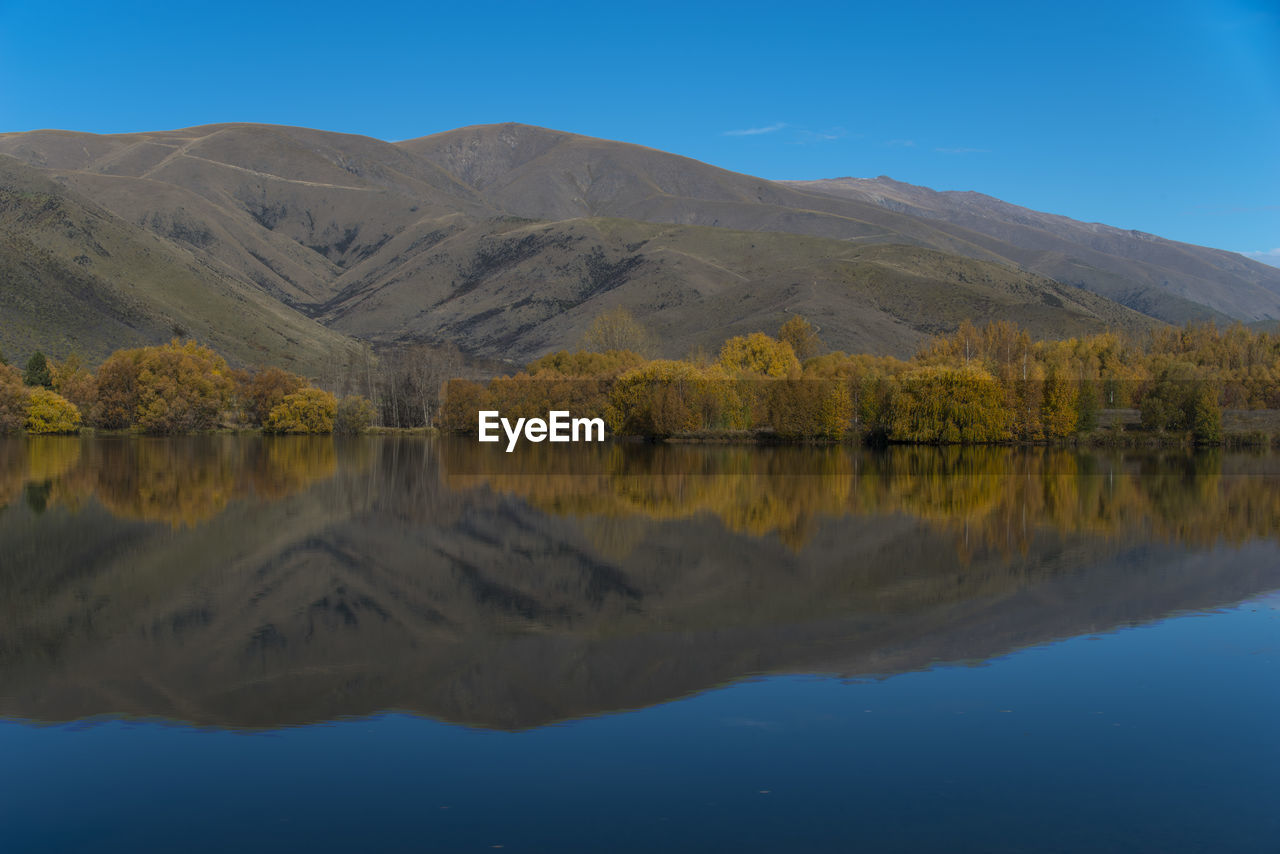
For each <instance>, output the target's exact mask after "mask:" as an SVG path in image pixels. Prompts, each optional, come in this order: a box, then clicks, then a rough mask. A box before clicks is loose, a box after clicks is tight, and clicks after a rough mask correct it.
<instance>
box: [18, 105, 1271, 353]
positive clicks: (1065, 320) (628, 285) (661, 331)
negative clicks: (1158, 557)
mask: <svg viewBox="0 0 1280 854" xmlns="http://www.w3.org/2000/svg"><path fill="white" fill-rule="evenodd" d="M2 155H8V156H9V158H13V159H8V158H3V157H2ZM0 159H3V160H4V162H5V164H6V165H5V167H4V168H5V170H6V171H7V173H15V172H16V171H18V170H22V169H24V168H25V170H26V172H25V173H24V174H26V173H38V174H39V175H40V176H43V177H44V178H45V179H48V182H49V183H48V186H49V187H52V186H54V185H55V184H56V186H57V187H58V190H57V193H58V194H60V197H63V198H66V199H68V200H71V201H69V202H68V203H69V204H70V203H74V204H80V205H92V206H94V210H95V211H96V212H97V215H98V216H99V217H101V218H103V221H110V222H111V223H112V227H113V228H115V229H117V230H119V231H121V232H122V233H126V232H127V233H128V234H130V235H132V237H131V239H138V240H141V239H142V236H145V237H146V239H147V240H148V241H150V243H149V244H148V245H149V246H150V247H151V257H157V258H163V259H166V260H165V262H164V263H166V264H168V265H169V267H172V266H173V265H184V264H185V265H186V266H187V267H190V268H193V269H198V270H199V271H201V272H200V275H201V276H203V277H204V279H202V281H206V280H207V287H208V288H210V289H211V290H212V291H213V292H228V293H229V292H234V293H235V294H236V295H237V298H243V299H244V300H250V301H251V304H252V306H253V307H252V309H251V310H250V311H249V312H248V314H260V313H266V314H270V315H272V316H274V317H276V318H288V319H289V323H291V324H295V325H296V327H297V328H296V329H294V328H293V327H291V331H290V332H289V334H288V335H286V336H284V337H285V338H286V339H290V338H291V339H293V340H296V341H298V342H300V344H299V351H300V353H301V351H302V350H306V352H307V355H295V356H294V358H295V360H297V361H307V360H311V359H313V358H314V354H317V353H321V352H325V351H328V350H331V349H332V348H333V347H334V346H345V342H346V341H347V340H348V338H349V337H350V336H354V337H358V338H361V339H365V340H370V341H372V342H374V343H375V344H382V345H386V344H395V343H398V342H407V341H421V340H427V341H439V340H452V341H455V342H456V343H458V344H460V345H461V346H462V347H463V348H464V349H465V350H467V351H469V352H471V353H472V354H473V355H476V356H483V357H487V358H499V359H506V360H508V361H511V362H517V363H518V362H522V361H526V360H528V359H529V358H531V357H534V356H537V355H541V354H542V353H545V352H547V351H549V350H554V349H559V348H562V347H572V346H574V345H575V344H576V343H577V341H578V340H580V338H581V335H582V333H583V331H584V329H585V327H586V326H587V324H589V323H590V321H591V320H592V319H593V318H594V317H595V316H597V315H598V314H600V313H601V312H603V311H605V310H608V309H610V308H613V307H616V306H619V305H621V306H625V307H627V308H629V309H630V310H631V311H632V312H633V313H634V314H636V315H637V316H638V317H639V318H640V319H641V320H642V321H643V322H645V323H646V324H647V325H649V326H650V327H651V328H652V330H653V331H654V332H655V333H656V337H657V338H658V339H659V340H660V341H662V346H663V349H664V355H671V356H683V355H686V354H687V353H688V352H690V351H691V350H695V349H704V350H705V349H714V348H715V347H717V346H718V344H719V342H720V341H722V340H723V339H724V338H725V337H726V336H728V335H731V334H735V333H739V332H745V331H751V330H756V329H765V330H769V329H773V328H776V327H777V326H778V325H779V324H780V323H781V322H782V321H783V320H784V319H785V318H786V317H788V316H789V315H790V314H792V313H798V314H802V315H805V316H808V317H810V318H812V319H813V320H815V321H816V322H817V323H818V324H819V325H820V326H821V327H822V334H823V337H824V339H825V340H826V341H827V342H828V343H829V344H831V345H832V346H834V347H838V348H842V349H848V350H866V351H872V352H880V353H892V354H896V355H908V354H910V353H911V352H913V351H914V350H915V348H916V347H918V346H919V344H920V343H921V342H922V341H924V340H925V339H926V338H927V337H928V336H929V335H932V334H935V333H937V332H945V331H949V330H952V329H954V328H955V326H956V325H957V324H958V323H959V322H960V320H962V319H965V318H970V319H975V320H978V321H981V320H985V319H1008V320H1013V321H1016V322H1018V323H1021V324H1023V325H1025V326H1027V327H1028V328H1030V329H1031V330H1032V331H1033V332H1034V333H1036V334H1040V335H1049V336H1052V335H1068V334H1084V333H1089V332H1095V331H1100V330H1103V329H1106V328H1116V329H1121V330H1125V331H1129V332H1141V331H1142V330H1145V329H1148V328H1151V327H1152V326H1155V325H1158V324H1159V322H1160V321H1171V322H1182V321H1184V320H1188V319H1217V320H1222V321H1226V320H1228V319H1229V318H1231V317H1240V318H1243V319H1247V320H1251V321H1255V320H1265V319H1266V318H1268V317H1272V316H1275V317H1280V272H1264V273H1262V274H1259V273H1258V272H1257V271H1258V270H1259V269H1261V270H1263V271H1268V269H1269V268H1266V267H1263V266H1262V265H1258V264H1255V263H1253V262H1249V261H1247V260H1245V259H1243V258H1241V257H1240V256H1234V255H1231V254H1230V253H1223V252H1218V251H1217V250H1208V249H1202V248H1200V247H1187V246H1184V245H1182V244H1170V245H1171V246H1175V247H1181V248H1180V249H1178V251H1177V252H1173V251H1171V250H1170V251H1166V249H1167V247H1165V244H1166V243H1168V242H1167V241H1164V242H1160V241H1158V240H1152V241H1148V243H1151V244H1152V246H1156V245H1157V243H1158V247H1157V248H1159V249H1160V251H1159V252H1154V251H1153V253H1152V254H1150V256H1149V257H1140V256H1139V255H1138V254H1136V253H1133V252H1130V253H1129V254H1130V255H1132V256H1133V257H1127V256H1125V257H1122V255H1123V253H1122V252H1121V249H1124V250H1125V251H1128V249H1127V248H1126V247H1128V246H1129V244H1128V243H1126V242H1125V241H1124V240H1122V239H1121V238H1118V237H1114V236H1110V233H1109V232H1108V235H1109V237H1108V239H1109V240H1111V242H1110V243H1107V244H1106V245H1105V246H1102V247H1101V248H1098V247H1094V248H1092V249H1089V247H1087V246H1085V245H1084V243H1083V242H1082V241H1083V240H1084V234H1083V232H1081V231H1080V230H1079V229H1077V230H1074V231H1073V230H1072V229H1071V228H1068V227H1067V226H1065V225H1064V226H1062V227H1061V228H1059V230H1058V231H1057V232H1052V233H1051V232H1050V231H1049V230H1047V227H1037V228H1032V227H1031V226H1023V227H1019V228H1013V227H1009V228H1007V229H1005V232H1006V233H1003V234H1002V233H1000V231H999V229H997V228H996V227H995V226H994V225H992V224H991V223H992V222H993V221H995V220H996V219H999V216H1005V217H1006V218H1008V216H1012V214H1007V212H1005V213H1001V214H999V216H997V215H996V214H991V215H989V216H986V217H985V218H984V217H980V216H973V217H969V218H968V219H963V218H960V217H958V216H957V217H948V216H943V215H940V214H939V213H938V212H937V211H936V210H934V209H933V208H929V209H926V206H924V205H922V204H916V205H913V206H909V205H907V204H906V203H905V202H899V201H895V200H889V201H886V199H887V196H885V194H883V193H882V194H881V197H870V196H865V194H864V195H862V196H860V195H858V194H857V193H854V192H852V191H850V190H848V189H847V188H846V187H845V186H844V184H839V185H836V184H821V185H820V186H816V185H815V186H808V185H804V186H801V185H796V184H792V183H785V182H774V181H768V180H765V179H761V178H755V177H751V176H748V175H741V174H737V173H733V172H729V171H726V170H723V169H718V168H716V167H713V166H709V165H707V164H704V163H700V162H698V161H695V160H690V159H688V158H685V157H679V156H677V155H673V154H668V153H665V152H661V151H656V150H653V149H649V148H644V147H641V146H636V145H629V144H625V143H619V142H611V141H607V140H600V139H593V138H590V137H584V136H578V135H575V134H569V133H563V132H559V131H552V130H546V129H543V128H535V127H529V126H524V125H515V124H504V125H490V126H482V127H473V128H463V129H460V130H456V131H449V132H447V133H442V134H436V135H433V136H428V137H423V138H420V139H414V140H407V141H404V142H399V143H388V142H383V141H380V140H375V139H371V138H368V137H362V136H355V135H351V134H340V133H331V132H325V131H316V130H308V129H304V128H290V127H276V126H265V125H249V124H229V125H210V126H203V127H195V128H188V129H185V130H178V131H163V132H150V133H136V134H121V135H111V136H99V135H94V134H85V133H75V132H69V131H32V132H28V133H13V134H0ZM15 161H20V163H19V162H15ZM901 186H903V187H906V185H901ZM917 189H918V188H917ZM49 192H50V193H52V192H53V191H52V190H49ZM902 192H903V193H906V191H905V190H904V191H902ZM921 192H924V193H927V192H929V191H921ZM942 195H945V194H942ZM991 201H992V202H993V203H994V202H995V200H991ZM996 204H1001V203H996ZM935 207H936V206H935ZM1030 213H1034V212H1028V214H1030ZM1037 216H1041V217H1048V215H1037ZM1049 219H1052V218H1049ZM1059 219H1061V218H1059ZM1037 222H1039V220H1037ZM1055 222H1056V220H1055ZM1064 222H1065V223H1068V224H1069V223H1070V222H1071V221H1070V220H1065V221H1064ZM1077 225H1079V224H1077ZM24 228H26V229H27V231H26V232H24V233H25V234H26V237H25V238H24V239H26V240H28V241H32V240H36V241H37V242H39V240H43V241H44V243H46V244H48V245H49V246H50V248H49V249H48V252H50V253H51V255H50V256H49V262H48V264H47V265H46V266H47V267H48V270H47V271H46V273H45V274H44V279H42V280H41V281H44V282H46V283H47V286H42V287H44V290H45V292H46V293H47V294H48V299H47V300H46V303H47V305H45V307H44V308H42V309H39V311H37V310H36V308H34V307H30V306H27V307H23V306H21V305H19V306H17V307H16V308H15V310H14V312H13V313H9V314H6V319H5V320H4V321H0V347H4V348H8V349H9V350H10V351H12V352H15V353H19V354H20V353H22V352H24V351H25V349H29V348H30V347H32V346H35V344H34V343H33V342H34V340H35V338H37V337H39V336H41V335H45V336H47V335H56V334H57V330H56V329H55V328H54V327H55V326H56V325H57V324H52V325H51V324H50V323H49V322H48V321H47V320H45V321H39V316H40V314H41V313H43V315H44V316H46V317H53V316H55V315H54V314H51V312H54V311H55V310H56V308H57V306H58V305H60V304H61V303H62V302H63V301H65V300H69V299H70V298H69V297H67V296H66V295H65V293H64V292H69V291H73V290H74V289H75V287H76V285H75V282H76V281H78V280H77V279H76V278H75V276H73V275H72V274H73V273H76V272H77V267H76V266H75V264H74V259H76V258H79V257H81V256H86V257H92V256H91V255H86V253H85V252H83V251H82V247H77V246H70V245H63V244H62V243H59V242H58V240H59V239H60V238H59V239H55V236H54V235H53V232H56V230H57V229H56V226H55V225H53V224H51V223H43V224H37V223H34V222H32V223H29V224H28V225H27V226H24ZM1082 228H1084V227H1083V226H1082ZM31 229H36V231H32V230H31ZM1086 230H1087V229H1086ZM37 231H38V232H39V233H40V234H44V231H49V232H50V234H49V235H46V237H41V238H39V239H37V238H38V235H37V233H36V232H37ZM1044 235H1049V237H1045V236H1044ZM1050 237H1052V240H1050ZM1033 238H1035V239H1036V240H1040V241H1041V243H1045V242H1046V241H1047V242H1048V243H1049V244H1051V246H1049V248H1045V247H1043V246H1040V245H1039V244H1034V241H1033ZM1135 240H1136V238H1135ZM1019 241H1021V243H1019ZM1072 241H1076V242H1072ZM1095 242H1096V241H1095ZM1024 244H1025V245H1024ZM1086 250H1088V251H1086ZM0 252H3V253H4V257H3V258H2V259H0V263H2V264H5V265H6V266H7V268H11V269H18V268H21V267H22V266H23V263H24V260H23V259H24V258H25V257H26V256H25V255H24V252H25V250H24V249H23V248H22V246H18V245H14V244H12V242H10V243H9V244H5V246H4V247H3V248H0ZM1117 259H1119V260H1117ZM1120 261H1123V264H1121V263H1120ZM1178 263H1181V265H1182V266H1181V268H1179V270H1177V271H1173V272H1170V270H1169V269H1166V267H1165V266H1162V265H1174V266H1176V265H1177V264H1178ZM1108 265H1110V266H1108ZM165 269H166V270H167V269H169V268H168V267H166V268H165ZM159 270H160V268H159V267H157V268H156V269H155V270H152V271H151V272H149V273H147V274H146V275H142V274H139V275H140V276H142V277H143V278H146V277H148V276H149V277H151V278H152V279H156V280H159V279H161V278H163V279H168V278H169V277H170V274H169V273H167V272H166V273H163V274H162V273H160V272H159ZM119 272H120V274H121V275H123V274H124V271H119ZM1175 273H1176V275H1175ZM126 278H128V277H127V276H126ZM119 287H124V285H123V284H120V285H119ZM34 288H35V286H34V285H29V286H27V287H26V291H28V292H30V291H32V290H33V289H34ZM100 290H101V289H100ZM156 290H157V289H154V288H153V289H152V291H156ZM160 290H163V289H160ZM103 293H107V291H105V290H103ZM149 293H150V292H149ZM57 294H62V295H58V296H55V295H57ZM250 295H252V296H250ZM154 296H155V294H154V293H153V294H152V296H151V297H148V299H151V298H152V297H154ZM169 297H170V299H169V303H167V304H165V305H163V306H154V305H152V304H151V303H148V305H150V306H152V307H151V308H149V309H148V311H150V312H151V314H150V315H148V316H151V315H154V316H155V318H157V320H156V321H155V322H154V323H151V325H149V326H148V325H147V324H145V323H141V322H140V321H139V322H136V323H134V324H133V325H132V326H131V325H129V323H126V322H123V321H120V320H119V318H118V316H120V315H121V312H123V309H120V308H118V307H113V306H114V303H111V302H110V300H109V299H108V300H107V304H106V305H105V306H104V307H103V309H102V312H103V315H104V318H105V320H104V323H103V324H101V325H100V329H99V327H95V326H94V325H93V324H88V327H87V328H89V329H98V333H97V334H98V337H99V339H101V342H100V343H99V344H98V345H95V346H96V347H98V349H101V347H103V346H107V344H108V343H110V342H114V341H118V342H122V343H131V342H132V341H134V340H138V339H148V340H150V339H154V338H156V337H158V336H160V335H161V333H162V332H164V329H165V327H166V326H168V327H172V326H174V325H178V326H181V327H183V328H189V329H191V330H192V331H193V332H194V333H195V334H198V335H200V336H202V337H206V336H205V332H204V330H206V329H212V328H219V329H224V331H223V332H222V335H221V340H222V341H224V342H228V341H230V340H231V339H236V340H238V341H239V342H240V343H239V344H238V345H231V344H229V345H228V346H230V347H231V349H233V350H235V358H237V359H238V360H241V361H243V360H245V358H247V357H248V356H252V355H254V352H255V351H256V352H257V353H259V354H261V353H264V352H266V351H272V352H278V351H279V348H278V347H273V346H270V345H267V344H262V343H260V342H259V341H258V340H257V339H256V338H255V335H256V334H257V333H253V332H251V330H249V329H248V328H247V327H244V326H243V323H246V322H248V320H247V318H246V317H243V315H246V312H240V313H239V315H241V316H238V317H237V320H238V322H240V323H241V326H240V327H238V328H235V329H232V328H224V327H222V326H221V322H220V321H213V320H209V321H205V322H203V323H199V322H193V321H191V320H190V318H187V319H177V320H173V319H171V316H173V317H176V315H177V314H180V313H181V306H185V305H188V298H189V294H188V295H187V296H184V295H183V293H182V292H179V291H176V290H175V291H174V292H173V293H171V294H169ZM68 304H70V305H75V306H80V308H76V309H75V311H72V312H70V316H71V317H72V318H75V317H92V316H93V312H92V311H89V312H88V313H87V314H86V313H85V311H86V310H84V309H83V301H81V302H75V301H74V300H71V301H70V302H69V303H68ZM27 313H30V314H31V319H28V317H27ZM192 313H193V312H190V311H188V314H192ZM223 314H225V313H223V312H217V311H215V312H214V316H215V317H216V316H219V315H223ZM264 316H265V315H264ZM184 317H185V315H184ZM37 321H38V322H37ZM280 322H283V321H280ZM319 327H324V328H326V329H327V330H328V332H327V333H326V334H327V335H329V336H330V337H329V338H327V339H326V340H325V342H324V343H323V344H316V343H314V342H311V341H310V339H311V337H313V334H319V333H315V331H314V330H316V329H318V328H319ZM21 328H29V329H30V330H31V331H30V333H23V332H21V331H20V329H21ZM76 334H77V335H79V336H80V338H84V336H85V335H87V334H89V333H88V332H87V331H86V332H81V333H76ZM165 334H168V333H165ZM277 337H279V336H277ZM77 340H79V339H77ZM335 342H339V343H336V344H335ZM81 346H83V345H81ZM90 349H92V348H90ZM289 349H290V348H289V347H286V348H285V351H286V352H287V351H288V350H289Z"/></svg>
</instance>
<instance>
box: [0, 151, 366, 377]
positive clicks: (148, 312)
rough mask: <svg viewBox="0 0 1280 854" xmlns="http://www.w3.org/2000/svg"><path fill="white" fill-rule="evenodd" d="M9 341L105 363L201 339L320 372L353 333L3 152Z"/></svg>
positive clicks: (23, 348) (5, 337) (1, 242)
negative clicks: (123, 354) (117, 354)
mask: <svg viewBox="0 0 1280 854" xmlns="http://www.w3.org/2000/svg"><path fill="white" fill-rule="evenodd" d="M0 234H3V237H0V276H2V277H3V278H2V279H0V282H2V287H0V300H2V301H3V302H2V304H3V308H4V313H3V320H2V321H0V348H3V350H4V351H5V352H6V353H9V354H10V355H11V357H16V358H25V355H26V354H27V353H29V352H30V351H31V350H34V349H36V348H42V349H44V350H46V351H47V352H48V353H49V354H50V355H53V356H64V355H66V354H68V353H70V352H76V353H78V354H80V355H82V356H84V357H87V358H98V357H101V356H103V355H105V354H106V353H108V352H110V351H111V350H113V349H116V348H119V347H125V346H136V345H140V344H144V343H157V342H160V341H165V340H168V339H169V338H171V337H173V336H174V335H185V336H191V337H195V338H197V339H198V340H200V341H201V342H203V343H206V344H209V345H211V346H213V347H215V348H216V349H218V350H219V351H220V352H222V353H224V354H225V355H226V356H227V357H228V358H229V359H231V360H232V361H234V362H237V363H241V364H257V363H271V364H278V365H282V366H285V367H288V368H291V369H294V370H298V371H302V372H303V373H308V374H312V375H315V374H317V373H319V372H320V371H321V370H322V369H324V368H325V367H326V366H327V365H329V364H330V363H331V362H332V360H333V359H334V357H335V354H342V353H345V351H346V349H347V348H348V347H350V346H351V344H350V342H349V341H348V339H346V338H345V336H343V335H341V334H340V333H337V332H334V331H333V330H329V329H326V328H324V327H323V326H321V325H320V324H318V323H316V322H314V321H312V320H310V319H308V318H306V317H304V316H303V315H301V314H299V313H298V312H296V311H294V310H292V309H290V308H288V307H286V306H285V305H283V304H281V303H280V302H279V301H277V300H275V299H273V298H271V297H270V296H269V295H267V294H265V293H263V292H262V291H261V290H260V289H259V288H256V287H253V286H252V285H248V284H245V283H243V282H240V281H238V280H236V279H234V278H232V277H230V276H227V275H224V274H222V273H221V272H219V271H218V270H216V269H214V268H213V267H211V266H210V265H209V264H208V263H207V262H205V261H203V260H201V259H198V258H196V257H194V256H192V255H191V254H190V253H187V252H185V251H184V250H182V249H181V248H179V247H176V246H175V245H173V244H172V243H169V242H167V241H164V240H161V239H159V238H157V237H156V236H154V235H152V234H150V233H149V232H147V231H145V230H143V229H141V228H138V227H136V226H133V225H130V224H129V223H127V222H124V221H122V220H121V219H119V218H118V217H115V216H113V215H111V214H110V213H108V212H107V211H105V210H103V209H102V208H100V207H98V206H97V205H95V204H93V203H92V202H88V201H86V200H83V199H80V198H78V197H77V196H76V195H75V194H73V193H70V192H68V191H66V190H64V189H63V188H61V187H59V186H58V185H56V184H54V183H53V182H51V181H48V180H47V179H45V178H44V177H43V176H41V175H39V174H38V173H36V172H34V170H31V169H29V168H27V167H24V166H22V165H21V164H18V163H17V162H16V161H13V160H11V159H8V158H0Z"/></svg>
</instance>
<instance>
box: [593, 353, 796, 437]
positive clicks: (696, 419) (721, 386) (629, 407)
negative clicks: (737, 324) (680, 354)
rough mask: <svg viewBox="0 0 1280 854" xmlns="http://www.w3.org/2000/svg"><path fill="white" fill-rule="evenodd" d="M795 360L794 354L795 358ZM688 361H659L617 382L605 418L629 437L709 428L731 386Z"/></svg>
mask: <svg viewBox="0 0 1280 854" xmlns="http://www.w3.org/2000/svg"><path fill="white" fill-rule="evenodd" d="M793 358H794V357H793ZM726 385H727V384H726V383H725V381H724V380H723V379H722V378H720V377H714V378H712V377H708V376H707V375H705V374H704V373H703V372H702V371H700V370H699V369H698V368H697V367H695V366H693V365H691V364H689V363H688V362H678V361H673V360H669V359H658V360H655V361H653V362H649V363H648V364H647V365H644V366H643V367H639V368H636V369H635V370H631V371H628V372H627V373H625V374H623V375H622V376H620V377H618V379H617V380H616V381H615V382H614V384H613V388H612V389H611V391H610V394H609V405H608V407H607V410H606V414H605V422H606V423H607V424H608V425H609V429H610V430H612V431H613V432H614V433H618V434H620V435H627V436H670V435H673V434H676V433H689V432H693V431H695V430H700V429H704V428H705V427H706V426H707V424H706V422H705V418H706V415H707V413H708V411H711V410H715V409H716V406H715V404H716V401H717V399H718V396H719V395H720V394H722V393H723V392H724V390H725V388H726Z"/></svg>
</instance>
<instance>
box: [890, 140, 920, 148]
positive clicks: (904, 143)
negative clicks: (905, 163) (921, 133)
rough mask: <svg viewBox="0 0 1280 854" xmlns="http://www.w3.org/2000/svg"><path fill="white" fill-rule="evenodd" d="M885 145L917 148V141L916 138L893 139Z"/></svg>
mask: <svg viewBox="0 0 1280 854" xmlns="http://www.w3.org/2000/svg"><path fill="white" fill-rule="evenodd" d="M885 145H888V146H891V147H893V148H915V147H916V141H915V140H914V139H891V140H889V141H888V142H886V143H885Z"/></svg>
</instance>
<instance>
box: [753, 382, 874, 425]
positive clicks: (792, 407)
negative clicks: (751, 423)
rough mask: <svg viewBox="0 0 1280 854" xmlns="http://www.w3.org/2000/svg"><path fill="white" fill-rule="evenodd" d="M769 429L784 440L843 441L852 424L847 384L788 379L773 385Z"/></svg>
mask: <svg viewBox="0 0 1280 854" xmlns="http://www.w3.org/2000/svg"><path fill="white" fill-rule="evenodd" d="M772 391H773V394H772V396H771V399H770V406H769V426H770V427H771V428H772V429H773V431H774V432H775V433H777V434H778V435H779V436H780V437H782V438H784V439H816V438H822V439H835V440H839V439H843V438H844V436H845V434H846V433H847V432H848V431H849V428H850V427H851V426H852V423H853V396H852V395H851V394H850V392H849V385H848V384H847V383H846V382H843V381H841V380H837V379H787V380H778V381H777V382H776V383H775V384H774V388H773V390H772Z"/></svg>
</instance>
